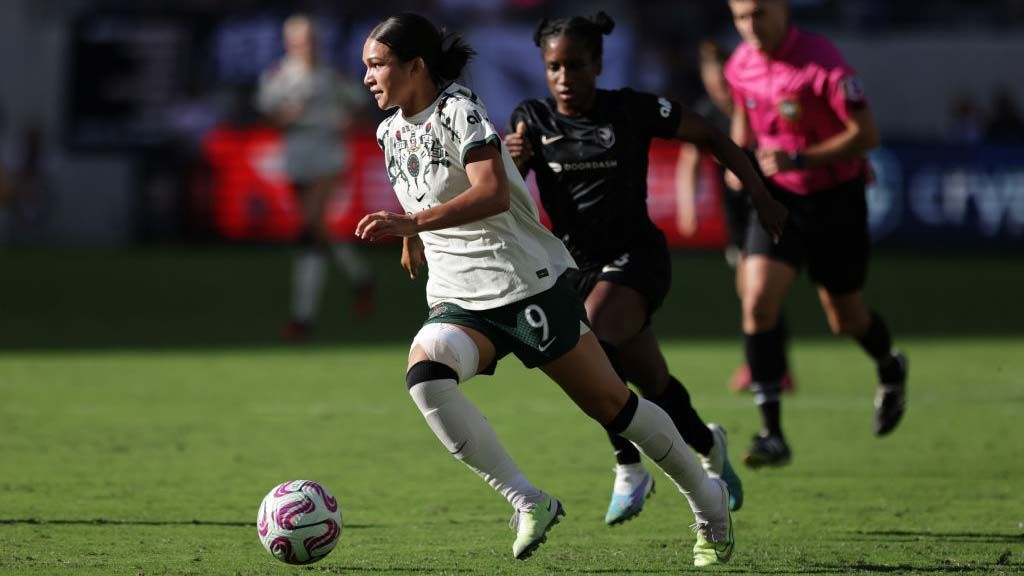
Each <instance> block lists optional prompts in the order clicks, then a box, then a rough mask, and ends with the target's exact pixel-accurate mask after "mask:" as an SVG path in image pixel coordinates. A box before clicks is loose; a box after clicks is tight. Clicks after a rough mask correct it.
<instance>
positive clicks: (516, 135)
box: [505, 120, 533, 170]
mask: <svg viewBox="0 0 1024 576" xmlns="http://www.w3.org/2000/svg"><path fill="white" fill-rule="evenodd" d="M505 148H506V149H507V150H508V155H509V156H511V157H512V161H513V162H515V163H516V168H519V169H520V170H522V168H523V167H524V166H526V165H527V164H529V163H530V160H531V159H532V158H533V146H531V145H530V139H529V138H527V137H526V122H523V121H521V120H520V121H519V124H516V131H515V132H512V133H511V134H506V135H505Z"/></svg>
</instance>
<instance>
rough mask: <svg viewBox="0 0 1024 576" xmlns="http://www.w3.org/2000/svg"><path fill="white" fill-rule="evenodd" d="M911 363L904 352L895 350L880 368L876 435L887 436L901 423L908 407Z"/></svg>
mask: <svg viewBox="0 0 1024 576" xmlns="http://www.w3.org/2000/svg"><path fill="white" fill-rule="evenodd" d="M909 367H910V365H909V364H908V363H907V357H906V356H905V355H904V354H903V353H902V352H898V351H897V352H894V353H893V355H892V359H891V360H889V362H888V363H886V365H885V366H880V367H879V368H878V388H877V390H876V391H875V436H885V435H886V434H888V433H889V432H892V431H893V429H895V428H896V426H897V425H898V424H899V423H900V419H902V418H903V412H904V411H905V410H906V408H907V372H908V369H909Z"/></svg>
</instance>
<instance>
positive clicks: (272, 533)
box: [256, 480, 341, 564]
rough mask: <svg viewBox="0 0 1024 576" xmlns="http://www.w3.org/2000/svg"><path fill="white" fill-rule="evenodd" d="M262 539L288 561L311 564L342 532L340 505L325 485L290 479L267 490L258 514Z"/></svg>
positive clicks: (329, 548) (275, 555)
mask: <svg viewBox="0 0 1024 576" xmlns="http://www.w3.org/2000/svg"><path fill="white" fill-rule="evenodd" d="M256 528H257V530H258V531H259V535H260V542H262V543H263V547H264V548H266V549H267V552H270V553H271V554H273V556H274V558H277V559H278V560H280V561H282V562H285V563H287V564H312V563H313V562H317V561H319V560H322V559H323V557H324V556H327V555H328V554H329V553H330V552H331V550H333V549H334V546H335V545H336V544H337V543H338V538H339V537H340V536H341V509H340V508H339V507H338V501H337V500H336V499H335V498H334V496H332V495H331V493H330V492H328V491H327V489H326V488H324V487H323V486H321V485H320V484H317V483H316V482H313V481H311V480H290V481H288V482H284V483H282V484H278V485H277V486H276V487H274V489H273V490H271V491H270V492H269V493H267V495H266V497H265V498H263V503H262V504H260V511H259V515H258V516H257V518H256Z"/></svg>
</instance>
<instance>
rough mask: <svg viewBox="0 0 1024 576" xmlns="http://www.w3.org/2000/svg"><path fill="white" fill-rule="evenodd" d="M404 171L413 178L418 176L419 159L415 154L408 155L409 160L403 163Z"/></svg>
mask: <svg viewBox="0 0 1024 576" xmlns="http://www.w3.org/2000/svg"><path fill="white" fill-rule="evenodd" d="M405 169H406V170H408V171H409V175H410V176H412V177H413V178H416V177H418V176H419V175H420V157H419V156H418V155H416V154H409V158H408V159H407V160H406V161H405Z"/></svg>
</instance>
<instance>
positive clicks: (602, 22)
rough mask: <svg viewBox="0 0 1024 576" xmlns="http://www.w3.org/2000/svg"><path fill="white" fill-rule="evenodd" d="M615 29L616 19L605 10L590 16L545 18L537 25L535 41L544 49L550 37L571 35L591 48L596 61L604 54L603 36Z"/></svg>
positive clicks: (591, 53) (534, 35) (534, 34)
mask: <svg viewBox="0 0 1024 576" xmlns="http://www.w3.org/2000/svg"><path fill="white" fill-rule="evenodd" d="M614 29H615V21H614V20H612V18H611V16H608V14H605V13H604V11H601V12H598V13H597V14H595V15H593V16H589V17H583V16H573V17H571V18H555V19H553V20H549V19H548V18H545V19H543V20H541V21H540V24H538V25H537V30H536V31H534V33H533V43H534V44H536V45H537V47H538V48H540V49H541V50H544V45H545V44H546V43H547V41H548V39H549V38H555V37H558V36H563V35H564V36H569V37H572V38H573V39H575V40H579V41H581V42H583V43H584V44H585V45H586V46H587V48H588V49H589V50H590V55H591V57H593V59H594V60H595V61H596V62H600V61H601V57H602V56H603V55H604V39H603V38H602V36H605V35H606V34H611V31H612V30H614Z"/></svg>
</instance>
